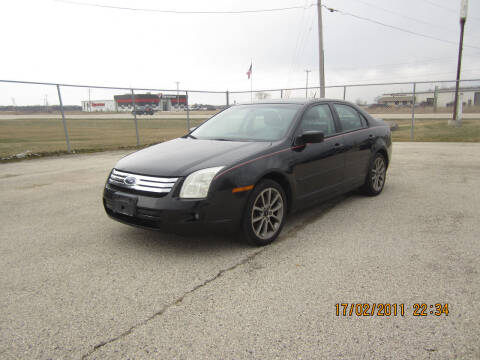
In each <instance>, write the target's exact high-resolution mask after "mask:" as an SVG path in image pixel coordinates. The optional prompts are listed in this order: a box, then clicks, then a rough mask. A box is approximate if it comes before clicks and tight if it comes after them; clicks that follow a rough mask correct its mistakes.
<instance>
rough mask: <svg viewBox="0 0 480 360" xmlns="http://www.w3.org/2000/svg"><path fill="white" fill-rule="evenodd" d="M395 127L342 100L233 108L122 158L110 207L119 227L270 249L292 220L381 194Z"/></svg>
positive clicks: (107, 193) (113, 176)
mask: <svg viewBox="0 0 480 360" xmlns="http://www.w3.org/2000/svg"><path fill="white" fill-rule="evenodd" d="M391 145H392V143H391V134H390V128H389V127H388V125H387V124H386V123H384V122H383V121H382V120H378V119H374V118H372V117H371V116H370V115H369V114H368V113H366V112H365V111H363V110H362V109H361V108H359V107H357V106H356V105H353V104H350V103H347V102H345V101H338V100H325V99H321V100H316V101H293V100H292V101H281V102H280V101H272V102H271V103H261V104H248V105H235V106H232V107H230V108H228V109H226V110H224V111H222V112H220V113H218V114H217V115H215V116H213V117H212V118H210V119H209V120H208V121H206V122H204V123H203V124H202V125H200V126H199V127H197V128H195V129H193V130H192V131H190V133H188V134H187V135H185V136H183V137H181V138H178V139H174V140H170V141H167V142H164V143H160V144H157V145H154V146H151V147H148V148H146V149H143V150H140V151H137V152H134V153H132V154H130V155H127V156H126V157H124V158H122V159H121V160H120V161H119V162H118V163H117V164H116V165H115V168H114V169H113V170H112V171H111V173H110V175H109V177H108V180H107V182H106V184H105V189H104V193H103V204H104V207H105V210H106V212H107V214H108V215H109V216H110V217H111V218H113V219H115V220H118V221H120V222H123V223H126V224H130V225H134V226H139V227H144V228H150V229H165V230H172V231H178V232H180V233H184V232H189V233H198V232H204V231H205V230H206V231H208V232H211V231H213V232H222V233H225V232H236V233H240V234H242V237H243V238H244V239H245V240H246V241H247V242H249V243H250V244H253V245H266V244H268V243H271V242H272V241H273V240H275V239H276V238H277V236H278V235H279V234H280V232H281V230H282V227H283V225H284V223H285V220H286V217H287V214H289V213H290V212H292V211H295V210H298V209H301V208H304V207H308V206H311V205H312V204H314V203H316V202H318V201H324V200H326V199H328V198H331V197H334V196H337V195H339V194H341V193H345V192H348V191H351V190H354V189H358V188H359V189H361V190H362V191H363V192H364V193H365V194H367V195H370V196H374V195H378V194H380V193H381V191H382V189H383V187H384V184H385V179H386V171H387V168H388V165H389V162H390V158H391V151H392V149H391Z"/></svg>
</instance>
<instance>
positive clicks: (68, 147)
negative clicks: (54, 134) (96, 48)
mask: <svg viewBox="0 0 480 360" xmlns="http://www.w3.org/2000/svg"><path fill="white" fill-rule="evenodd" d="M57 92H58V100H59V101H60V111H61V112H62V122H63V131H64V132H65V141H66V142H67V151H68V152H70V139H69V137H68V130H67V122H66V121H65V111H63V102H62V94H61V92H60V85H58V84H57Z"/></svg>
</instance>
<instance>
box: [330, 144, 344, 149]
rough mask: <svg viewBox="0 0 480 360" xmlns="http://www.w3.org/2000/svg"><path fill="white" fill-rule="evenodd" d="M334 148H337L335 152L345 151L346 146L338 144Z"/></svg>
mask: <svg viewBox="0 0 480 360" xmlns="http://www.w3.org/2000/svg"><path fill="white" fill-rule="evenodd" d="M333 147H334V148H335V150H343V148H344V147H345V146H343V144H340V143H336V144H335V145H333Z"/></svg>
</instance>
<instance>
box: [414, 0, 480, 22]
mask: <svg viewBox="0 0 480 360" xmlns="http://www.w3.org/2000/svg"><path fill="white" fill-rule="evenodd" d="M423 1H424V2H426V3H427V4H430V5H432V6H435V7H437V8H439V9H443V10H446V11H448V12H458V10H457V9H452V8H451V7H447V6H444V5H440V4H438V3H436V2H434V1H430V0H423ZM469 18H471V19H474V20H477V21H478V20H480V18H479V17H476V16H471V15H470V16H469Z"/></svg>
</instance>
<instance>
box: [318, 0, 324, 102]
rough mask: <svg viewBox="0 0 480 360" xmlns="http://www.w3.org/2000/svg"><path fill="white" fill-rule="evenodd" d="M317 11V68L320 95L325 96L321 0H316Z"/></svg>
mask: <svg viewBox="0 0 480 360" xmlns="http://www.w3.org/2000/svg"><path fill="white" fill-rule="evenodd" d="M317 11H318V70H319V74H320V97H321V98H324V97H325V64H324V56H323V23H322V0H317Z"/></svg>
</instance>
